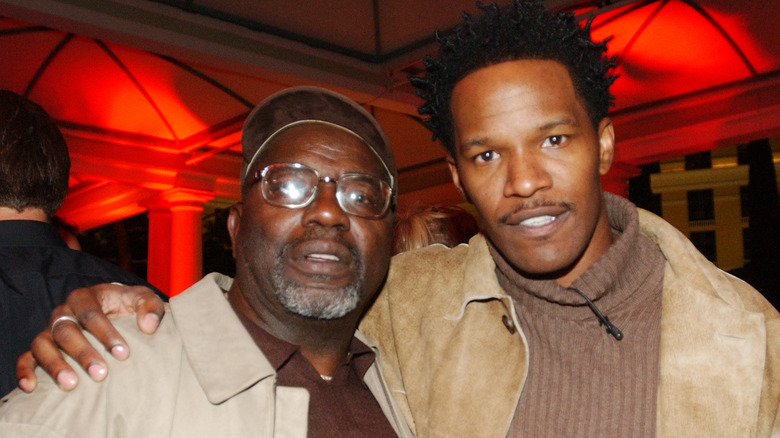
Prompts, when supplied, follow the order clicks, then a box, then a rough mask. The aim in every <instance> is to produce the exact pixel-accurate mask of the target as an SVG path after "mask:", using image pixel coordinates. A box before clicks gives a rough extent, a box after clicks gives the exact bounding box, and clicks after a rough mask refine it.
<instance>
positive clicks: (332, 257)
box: [309, 254, 339, 262]
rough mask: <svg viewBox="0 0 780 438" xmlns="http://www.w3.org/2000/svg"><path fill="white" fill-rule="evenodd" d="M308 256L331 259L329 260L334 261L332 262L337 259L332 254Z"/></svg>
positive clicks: (337, 259)
mask: <svg viewBox="0 0 780 438" xmlns="http://www.w3.org/2000/svg"><path fill="white" fill-rule="evenodd" d="M309 257H310V258H314V259H325V260H331V261H334V262H337V261H339V258H338V257H336V256H334V255H333V254H310V255H309Z"/></svg>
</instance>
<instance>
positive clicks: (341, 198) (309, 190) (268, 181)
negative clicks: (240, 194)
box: [252, 163, 393, 218]
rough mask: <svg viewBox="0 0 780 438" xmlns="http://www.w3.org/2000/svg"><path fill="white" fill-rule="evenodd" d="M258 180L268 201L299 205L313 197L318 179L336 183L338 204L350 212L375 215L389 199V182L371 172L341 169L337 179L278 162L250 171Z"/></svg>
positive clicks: (315, 193) (355, 214)
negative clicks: (344, 171) (342, 170)
mask: <svg viewBox="0 0 780 438" xmlns="http://www.w3.org/2000/svg"><path fill="white" fill-rule="evenodd" d="M257 181H261V182H260V188H261V190H260V191H261V193H262V194H263V199H265V201H266V202H268V203H269V204H271V205H275V206H277V207H286V208H303V207H306V206H307V205H309V204H311V203H312V201H314V198H316V197H317V189H318V185H319V183H320V181H322V182H326V183H335V184H336V199H337V200H338V203H339V207H341V209H342V210H343V211H344V212H345V213H347V214H351V215H354V216H359V217H365V218H378V217H381V216H383V215H384V214H385V213H386V212H387V208H388V207H389V206H390V201H391V199H392V194H393V189H392V188H391V187H390V185H389V184H388V183H387V182H385V181H383V180H381V179H379V178H377V177H374V176H370V175H364V174H362V173H345V174H342V175H341V176H339V177H338V178H337V179H333V178H331V177H328V176H324V177H320V174H319V173H318V172H317V171H316V170H314V169H312V168H311V167H308V166H305V165H303V164H300V163H278V164H271V165H270V166H266V167H265V168H263V169H262V170H258V171H256V172H255V173H254V180H253V181H252V184H254V183H256V182H257Z"/></svg>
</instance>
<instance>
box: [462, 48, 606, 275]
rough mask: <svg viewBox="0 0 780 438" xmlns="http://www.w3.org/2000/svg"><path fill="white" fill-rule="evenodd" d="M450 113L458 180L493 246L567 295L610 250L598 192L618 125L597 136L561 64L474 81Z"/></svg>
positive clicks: (524, 67) (505, 68)
mask: <svg viewBox="0 0 780 438" xmlns="http://www.w3.org/2000/svg"><path fill="white" fill-rule="evenodd" d="M451 108H452V116H453V123H454V128H455V132H454V133H455V147H456V151H457V156H456V157H449V161H450V170H451V171H452V177H453V180H454V182H455V185H456V186H457V187H458V189H459V190H460V191H461V192H462V193H463V194H464V196H465V197H466V198H467V199H469V200H470V201H471V202H472V203H474V205H475V206H476V208H477V210H478V211H479V214H480V216H481V217H482V220H483V222H484V225H485V231H486V233H487V235H488V237H489V238H490V239H491V241H492V242H493V244H494V245H495V246H496V247H497V248H498V249H499V251H501V253H502V254H503V255H504V257H506V258H507V260H509V262H510V263H512V264H513V265H514V266H515V268H517V269H519V270H520V271H521V272H523V273H524V274H526V275H529V276H536V277H541V278H547V279H554V280H557V281H558V282H559V283H560V284H562V285H564V286H568V285H569V284H570V283H571V282H572V281H573V280H574V279H576V278H577V277H579V275H580V274H581V273H582V272H584V271H585V270H586V269H587V268H588V267H589V266H590V265H591V264H593V262H595V261H596V260H597V259H598V257H599V256H600V255H601V254H602V253H603V252H604V251H605V250H606V249H607V247H609V245H610V243H611V234H610V230H609V226H608V223H607V217H606V210H605V208H604V205H603V195H602V194H601V186H600V182H599V176H600V175H603V174H604V173H606V172H607V171H608V170H609V167H610V165H611V162H612V153H613V144H614V133H613V130H612V124H611V122H610V121H609V119H604V120H602V121H601V123H600V124H599V126H598V129H597V130H596V129H594V128H593V125H592V124H591V122H590V120H589V119H588V116H587V113H586V111H585V109H584V108H583V106H582V105H581V104H580V102H579V100H578V99H577V96H576V94H575V91H574V86H573V84H572V81H571V78H570V76H569V73H568V71H567V70H566V68H565V67H564V66H563V65H561V64H559V63H557V62H554V61H538V60H523V61H510V62H504V63H500V64H496V65H493V66H489V67H486V68H482V69H480V70H477V71H475V72H472V73H471V74H469V75H468V76H466V77H465V78H463V79H462V80H461V81H460V82H458V83H457V84H456V86H455V88H454V90H453V92H452V100H451Z"/></svg>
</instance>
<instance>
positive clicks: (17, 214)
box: [0, 90, 70, 222]
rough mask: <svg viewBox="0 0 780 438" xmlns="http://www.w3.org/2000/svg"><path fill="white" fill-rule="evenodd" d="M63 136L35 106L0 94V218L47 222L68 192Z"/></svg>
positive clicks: (67, 163)
mask: <svg viewBox="0 0 780 438" xmlns="http://www.w3.org/2000/svg"><path fill="white" fill-rule="evenodd" d="M69 171H70V159H69V157H68V147H67V145H66V144H65V138H64V137H63V136H62V133H61V132H60V130H59V129H58V128H57V125H56V124H55V123H54V120H52V118H51V117H49V115H48V114H47V113H46V111H44V110H43V108H41V107H40V106H39V105H37V104H35V103H33V102H31V101H30V100H28V99H26V98H24V97H22V96H20V95H18V94H16V93H14V92H12V91H8V90H0V219H29V220H39V221H43V222H49V221H50V218H51V216H52V214H53V213H54V211H56V210H57V209H58V208H59V207H60V205H62V201H63V200H65V194H66V193H67V191H68V174H69Z"/></svg>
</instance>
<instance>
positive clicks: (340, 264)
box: [285, 239, 354, 276]
mask: <svg viewBox="0 0 780 438" xmlns="http://www.w3.org/2000/svg"><path fill="white" fill-rule="evenodd" d="M285 253H286V254H285V256H286V258H287V259H288V260H289V261H290V262H292V265H293V266H294V267H295V268H296V270H298V271H301V272H303V273H305V274H315V275H326V276H339V275H344V273H345V272H349V271H351V267H352V265H353V262H354V259H353V257H352V252H351V251H350V248H349V247H347V246H346V245H345V244H344V243H342V242H339V241H336V240H331V239H311V240H304V241H299V242H295V243H293V244H292V245H291V246H290V247H289V248H288V251H285Z"/></svg>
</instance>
